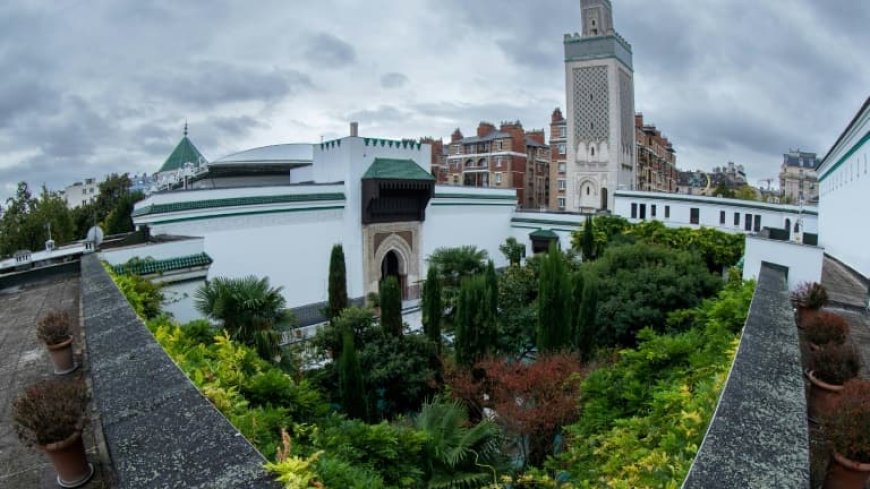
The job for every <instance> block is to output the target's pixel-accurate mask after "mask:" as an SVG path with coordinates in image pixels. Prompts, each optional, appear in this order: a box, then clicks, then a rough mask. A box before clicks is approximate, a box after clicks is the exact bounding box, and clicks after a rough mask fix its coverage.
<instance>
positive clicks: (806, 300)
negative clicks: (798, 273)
mask: <svg viewBox="0 0 870 489" xmlns="http://www.w3.org/2000/svg"><path fill="white" fill-rule="evenodd" d="M791 301H792V304H794V306H795V308H796V309H797V323H798V326H799V327H803V326H804V320H805V318H806V316H808V315H810V313H812V312H815V311H818V310H819V309H821V308H822V307H824V306H825V305H827V303H828V291H827V290H825V287H824V286H823V285H822V284H820V283H818V282H804V283H802V284H800V285H799V286H798V288H797V289H795V291H794V292H792V294H791Z"/></svg>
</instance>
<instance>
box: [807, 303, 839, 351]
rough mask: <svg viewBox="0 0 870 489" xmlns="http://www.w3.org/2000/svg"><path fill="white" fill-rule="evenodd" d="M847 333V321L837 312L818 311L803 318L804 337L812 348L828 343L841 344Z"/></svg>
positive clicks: (816, 348) (815, 348)
mask: <svg viewBox="0 0 870 489" xmlns="http://www.w3.org/2000/svg"><path fill="white" fill-rule="evenodd" d="M848 335H849V323H848V322H846V320H845V319H844V318H843V317H842V316H840V315H838V314H834V313H832V312H825V311H819V312H817V313H815V314H812V315H810V316H808V317H805V318H804V338H805V339H806V340H807V342H808V343H809V344H810V349H812V350H818V349H819V346H822V345H827V344H828V343H834V344H838V345H842V344H843V343H845V342H846V337H847V336H848Z"/></svg>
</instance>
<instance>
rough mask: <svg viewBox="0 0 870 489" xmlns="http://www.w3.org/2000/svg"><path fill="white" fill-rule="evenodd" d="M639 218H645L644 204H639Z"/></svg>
mask: <svg viewBox="0 0 870 489" xmlns="http://www.w3.org/2000/svg"><path fill="white" fill-rule="evenodd" d="M640 218H641V220H643V219H646V204H641V205H640Z"/></svg>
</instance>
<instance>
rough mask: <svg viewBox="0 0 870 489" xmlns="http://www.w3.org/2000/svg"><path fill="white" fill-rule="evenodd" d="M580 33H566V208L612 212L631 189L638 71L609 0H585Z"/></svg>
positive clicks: (634, 162) (634, 151) (578, 210)
mask: <svg viewBox="0 0 870 489" xmlns="http://www.w3.org/2000/svg"><path fill="white" fill-rule="evenodd" d="M580 13H581V29H580V31H581V33H582V35H581V34H573V35H572V34H566V35H565V42H564V44H565V87H566V92H567V93H566V98H567V104H566V112H567V113H566V119H567V122H568V154H567V165H566V169H565V170H566V180H567V182H566V187H567V188H566V192H565V194H566V202H565V207H566V210H569V211H575V212H596V211H598V210H610V211H612V210H613V192H614V191H615V190H631V189H632V188H633V184H634V172H635V165H636V161H637V157H636V150H635V141H634V139H635V138H634V70H633V68H632V55H631V45H630V44H628V42H626V41H625V39H623V38H622V37H621V36H620V35H619V34H617V33H616V31H615V30H614V28H613V9H612V7H611V4H610V0H580Z"/></svg>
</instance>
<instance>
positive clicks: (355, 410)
mask: <svg viewBox="0 0 870 489" xmlns="http://www.w3.org/2000/svg"><path fill="white" fill-rule="evenodd" d="M341 344H342V349H341V358H340V360H339V362H338V385H339V391H340V392H341V406H342V408H344V412H345V413H347V415H348V416H349V417H351V418H355V419H362V420H365V419H366V418H367V411H368V410H367V409H366V396H365V381H364V380H363V375H362V370H361V369H360V365H359V359H358V358H357V353H356V346H354V342H353V333H352V332H350V331H349V330H345V331H344V332H343V334H342V342H341Z"/></svg>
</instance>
